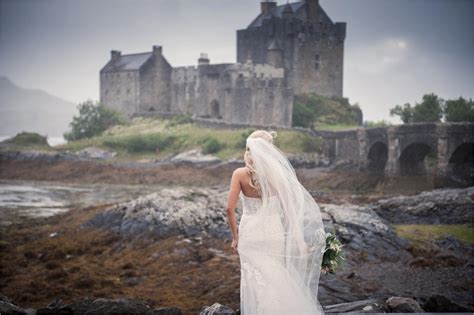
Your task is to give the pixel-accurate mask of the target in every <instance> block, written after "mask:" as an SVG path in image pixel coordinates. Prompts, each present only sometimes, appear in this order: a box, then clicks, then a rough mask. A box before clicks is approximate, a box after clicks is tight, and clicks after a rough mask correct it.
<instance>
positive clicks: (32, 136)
mask: <svg viewBox="0 0 474 315" xmlns="http://www.w3.org/2000/svg"><path fill="white" fill-rule="evenodd" d="M4 142H5V143H8V144H9V148H10V149H14V150H21V149H26V150H31V149H34V150H37V151H51V150H52V148H51V146H50V145H49V144H48V141H47V137H46V136H43V135H40V134H38V133H35V132H21V133H18V134H17V135H16V136H14V137H12V138H9V139H6V140H5V141H4Z"/></svg>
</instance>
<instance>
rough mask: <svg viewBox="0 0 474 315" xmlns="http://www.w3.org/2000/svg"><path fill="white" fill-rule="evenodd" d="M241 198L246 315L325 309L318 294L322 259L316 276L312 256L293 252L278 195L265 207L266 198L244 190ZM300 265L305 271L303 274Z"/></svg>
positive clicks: (240, 250)
mask: <svg viewBox="0 0 474 315" xmlns="http://www.w3.org/2000/svg"><path fill="white" fill-rule="evenodd" d="M240 198H241V200H242V206H243V214H242V216H241V220H240V223H239V242H238V253H239V257H240V263H241V283H240V310H241V314H243V315H265V314H272V315H278V314H302V315H303V314H324V312H323V310H322V307H321V305H320V304H319V302H318V300H317V295H316V294H315V293H317V285H318V278H319V268H320V259H319V260H318V259H316V260H315V264H314V265H315V266H311V267H312V268H318V269H317V270H316V277H315V276H314V275H313V270H306V269H304V268H306V266H305V265H306V264H308V261H307V260H308V258H311V257H312V256H307V255H306V256H303V257H302V258H298V259H296V258H294V257H292V256H291V255H289V254H288V252H287V250H288V247H289V245H288V243H287V242H288V240H287V238H288V232H286V230H285V215H284V212H283V211H281V203H280V200H279V198H277V197H276V195H273V196H270V197H269V198H268V199H267V200H268V204H267V206H266V207H262V199H261V198H253V197H248V196H245V195H244V194H243V193H242V192H241V193H240ZM318 250H319V251H320V249H318ZM316 256H317V257H320V255H316ZM298 257H299V256H298ZM318 264H319V266H318ZM310 265H311V264H310ZM301 270H306V271H305V272H304V275H303V276H302V273H301ZM314 286H316V287H314Z"/></svg>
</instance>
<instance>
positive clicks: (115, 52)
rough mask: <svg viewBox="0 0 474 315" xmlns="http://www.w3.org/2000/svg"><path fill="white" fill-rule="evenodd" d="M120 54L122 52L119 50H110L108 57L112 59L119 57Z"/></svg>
mask: <svg viewBox="0 0 474 315" xmlns="http://www.w3.org/2000/svg"><path fill="white" fill-rule="evenodd" d="M120 56H122V53H121V52H120V51H119V50H111V51H110V58H111V59H112V60H117V59H118V58H120Z"/></svg>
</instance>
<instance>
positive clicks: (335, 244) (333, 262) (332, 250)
mask: <svg viewBox="0 0 474 315" xmlns="http://www.w3.org/2000/svg"><path fill="white" fill-rule="evenodd" d="M343 246H344V245H342V244H341V242H340V241H339V240H338V239H337V238H336V235H335V234H333V233H326V249H325V250H324V256H323V261H322V263H321V271H322V272H323V273H332V274H334V273H335V272H334V270H335V269H336V268H337V267H339V265H340V264H341V263H342V261H343V260H345V257H344V252H343V251H342V247H343Z"/></svg>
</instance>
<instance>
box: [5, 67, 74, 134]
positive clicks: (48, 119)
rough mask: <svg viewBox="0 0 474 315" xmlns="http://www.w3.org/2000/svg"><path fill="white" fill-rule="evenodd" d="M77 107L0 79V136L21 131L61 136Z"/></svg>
mask: <svg viewBox="0 0 474 315" xmlns="http://www.w3.org/2000/svg"><path fill="white" fill-rule="evenodd" d="M76 112H77V110H76V104H74V103H71V102H68V101H65V100H63V99H61V98H59V97H56V96H53V95H50V94H48V93H46V92H44V91H41V90H32V89H24V88H21V87H19V86H17V85H15V84H14V83H13V82H12V81H10V80H9V79H8V78H6V77H3V76H0V136H3V135H9V136H12V135H15V134H17V133H19V132H22V131H29V132H37V133H40V134H42V135H48V136H50V137H57V136H62V134H63V133H64V132H65V131H66V130H67V128H68V125H69V123H70V122H71V120H72V117H73V116H74V114H75V113H76Z"/></svg>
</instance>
